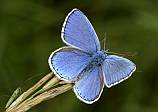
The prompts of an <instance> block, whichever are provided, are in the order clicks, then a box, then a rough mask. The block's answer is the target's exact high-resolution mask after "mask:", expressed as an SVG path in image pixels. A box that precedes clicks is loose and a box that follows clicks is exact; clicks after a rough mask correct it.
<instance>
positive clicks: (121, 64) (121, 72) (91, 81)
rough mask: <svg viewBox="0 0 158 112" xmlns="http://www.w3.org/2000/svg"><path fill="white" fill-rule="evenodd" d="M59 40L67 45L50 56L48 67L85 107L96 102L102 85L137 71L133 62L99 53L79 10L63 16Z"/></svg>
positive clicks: (95, 37)
mask: <svg viewBox="0 0 158 112" xmlns="http://www.w3.org/2000/svg"><path fill="white" fill-rule="evenodd" d="M61 37H62V40H63V42H64V43H65V44H66V45H68V46H67V47H62V48H59V49H58V50H56V51H54V52H53V53H52V54H51V55H50V57H49V60H48V62H49V66H50V68H51V70H52V71H53V72H54V73H55V74H56V76H57V77H58V78H59V79H61V80H64V81H68V82H72V83H74V86H73V90H74V92H75V94H76V96H77V98H79V99H80V100H81V101H83V102H85V103H87V104H92V103H94V102H95V101H97V100H98V99H99V97H100V95H101V93H102V91H103V88H104V86H105V85H106V86H107V87H108V88H110V87H112V86H114V85H116V84H118V83H120V82H122V81H124V80H126V79H127V78H129V77H130V76H131V75H132V73H133V72H134V71H135V70H136V65H135V64H134V63H133V62H132V61H130V60H128V59H126V58H123V57H120V56H116V55H110V54H108V55H107V51H105V50H101V46H100V42H99V39H98V37H97V34H96V33H95V30H94V29H93V27H92V25H91V23H90V21H89V20H88V19H87V17H86V16H85V15H84V14H83V13H82V12H81V11H80V10H78V9H73V10H72V11H71V12H70V13H69V14H68V16H67V17H66V19H65V21H64V24H63V27H62V32H61Z"/></svg>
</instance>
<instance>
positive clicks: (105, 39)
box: [104, 32, 107, 50]
mask: <svg viewBox="0 0 158 112" xmlns="http://www.w3.org/2000/svg"><path fill="white" fill-rule="evenodd" d="M106 41H107V33H106V32H105V37H104V50H105V48H106Z"/></svg>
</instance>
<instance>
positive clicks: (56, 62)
mask: <svg viewBox="0 0 158 112" xmlns="http://www.w3.org/2000/svg"><path fill="white" fill-rule="evenodd" d="M90 59H91V58H90V56H89V55H88V54H87V53H85V52H83V51H81V50H78V49H76V48H71V47H63V48H60V49H58V50H56V51H55V52H53V53H52V54H51V55H50V57H49V66H50V68H51V69H52V71H53V72H54V73H55V74H56V76H57V77H58V78H60V79H62V80H65V81H75V80H77V79H78V78H79V73H80V72H81V71H82V70H83V69H84V68H85V67H86V65H87V64H88V63H89V60H90Z"/></svg>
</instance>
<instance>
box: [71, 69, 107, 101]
mask: <svg viewBox="0 0 158 112" xmlns="http://www.w3.org/2000/svg"><path fill="white" fill-rule="evenodd" d="M82 76H83V77H82V78H81V79H80V80H79V81H77V82H75V85H74V88H73V89H74V92H75V94H76V96H77V97H78V98H79V99H80V100H81V101H83V102H85V103H87V104H91V103H93V102H95V101H97V100H98V99H99V97H100V95H101V93H102V91H103V88H104V79H103V72H102V70H101V67H94V68H91V69H90V70H89V71H85V72H84V73H83V74H82Z"/></svg>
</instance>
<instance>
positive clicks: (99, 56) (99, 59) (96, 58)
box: [90, 51, 107, 66]
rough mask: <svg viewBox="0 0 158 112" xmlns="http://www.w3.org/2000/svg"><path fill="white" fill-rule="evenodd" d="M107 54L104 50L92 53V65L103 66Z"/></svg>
mask: <svg viewBox="0 0 158 112" xmlns="http://www.w3.org/2000/svg"><path fill="white" fill-rule="evenodd" d="M106 56H107V54H105V53H104V52H103V51H97V52H96V53H95V54H93V55H92V59H91V62H90V65H92V66H101V65H102V63H103V61H104V60H105V58H106Z"/></svg>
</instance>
